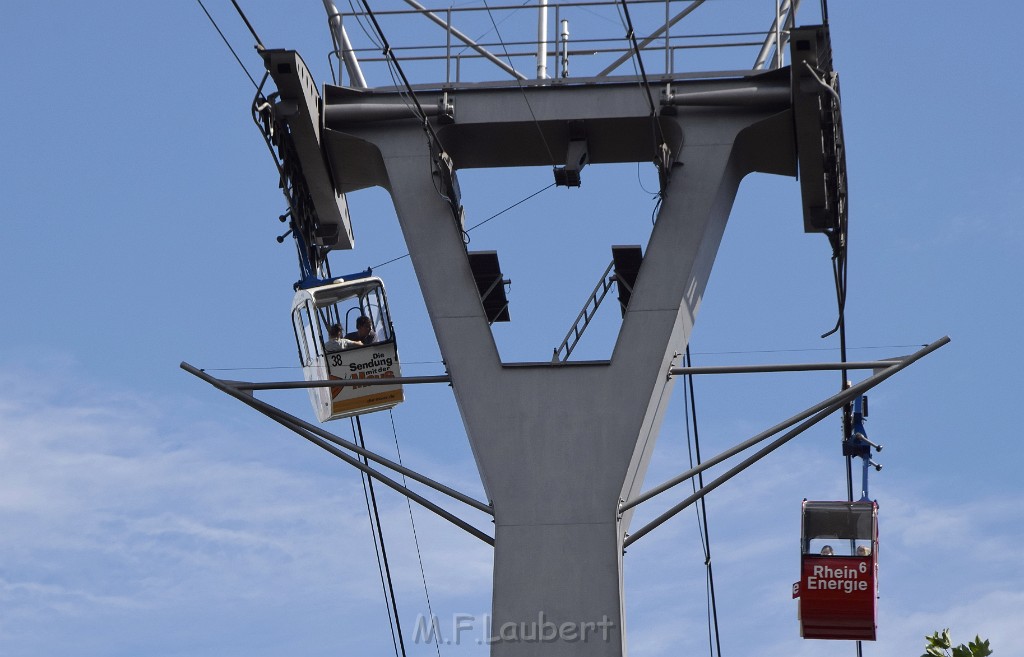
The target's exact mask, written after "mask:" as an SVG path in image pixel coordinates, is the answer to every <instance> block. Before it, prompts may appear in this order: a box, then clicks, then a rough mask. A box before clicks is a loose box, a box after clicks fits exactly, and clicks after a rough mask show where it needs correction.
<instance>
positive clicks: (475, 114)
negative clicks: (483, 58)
mask: <svg viewBox="0 0 1024 657" xmlns="http://www.w3.org/2000/svg"><path fill="white" fill-rule="evenodd" d="M781 73H782V75H781V77H780V75H778V74H775V75H772V76H770V77H765V76H760V77H750V78H733V79H729V80H711V81H700V82H689V83H687V82H683V83H679V84H676V85H674V86H673V90H674V95H673V96H672V99H670V100H669V101H666V104H667V105H669V106H670V109H668V110H667V111H663V113H662V115H661V116H659V117H658V118H657V119H654V118H652V117H651V116H650V104H649V102H648V98H647V96H646V95H645V94H644V93H643V92H642V91H640V90H639V88H638V86H637V85H636V84H628V85H627V84H620V85H615V84H606V85H601V86H586V85H584V86H574V87H530V88H526V89H519V88H512V89H470V90H464V91H460V92H458V95H457V96H456V97H455V103H456V110H457V111H456V112H455V113H454V120H451V121H449V122H439V123H437V124H436V131H437V140H438V141H437V143H434V144H432V143H431V140H430V139H428V137H427V136H426V135H425V133H424V130H423V126H422V123H420V122H418V121H417V120H415V119H408V118H406V119H402V120H393V119H392V120H385V118H384V117H385V115H386V114H387V113H386V112H382V111H381V109H380V108H381V107H382V106H384V105H388V106H389V107H390V113H391V114H395V113H398V114H402V112H403V111H404V110H405V106H404V105H402V103H401V99H400V98H399V97H398V95H397V94H395V93H393V92H370V93H368V92H361V93H358V94H357V93H354V92H351V91H347V90H342V89H331V88H328V90H327V94H326V96H325V101H326V102H325V109H324V115H325V117H326V121H325V127H326V128H327V129H326V130H325V131H324V134H325V137H324V138H325V142H326V145H327V150H328V154H329V157H330V162H331V166H332V168H333V171H334V172H335V175H336V176H337V177H338V179H339V183H340V184H339V186H340V188H341V189H340V190H339V191H351V190H352V189H357V188H359V187H365V186H368V185H373V184H379V185H381V186H384V187H385V188H387V189H388V190H389V191H390V193H391V196H392V198H393V200H394V204H395V208H396V210H397V213H398V218H399V221H400V223H401V226H402V230H403V232H404V235H405V239H406V243H407V245H408V248H409V252H410V255H411V257H412V263H413V266H414V268H415V271H416V275H417V277H418V279H419V282H420V286H421V288H422V291H423V296H424V299H425V301H426V306H427V310H428V312H429V314H430V319H431V322H432V323H433V327H434V330H435V331H436V334H437V339H438V343H439V345H440V348H441V353H442V356H443V357H444V360H445V362H446V364H447V366H448V370H449V372H450V374H451V378H452V386H453V388H454V391H455V396H456V399H457V401H458V406H459V410H460V412H461V414H462V418H463V421H464V423H465V426H466V431H467V434H468V436H469V440H470V443H471V445H472V449H473V454H474V455H475V458H476V462H477V465H478V467H479V469H480V475H481V478H482V480H483V485H484V487H485V489H486V492H487V495H488V497H489V498H490V500H491V502H492V504H493V506H494V515H495V548H494V549H495V555H494V594H493V595H494V597H493V609H492V614H493V622H492V631H493V634H494V636H495V637H496V638H497V641H496V642H495V643H494V644H493V645H492V647H491V654H492V655H493V656H494V657H523V656H526V655H530V656H535V655H541V654H543V655H545V656H558V657H562V656H566V657H568V656H577V655H587V656H588V657H620V656H621V655H624V654H625V633H624V631H623V629H624V621H625V618H624V611H623V595H622V541H623V537H624V535H625V532H626V529H627V526H628V521H629V518H628V515H629V514H628V513H627V514H626V517H620V516H619V514H618V511H617V508H618V505H619V501H620V499H626V498H629V497H631V496H633V495H635V494H636V493H637V492H638V489H639V487H640V485H641V482H642V480H643V476H644V472H645V470H646V467H647V463H648V460H649V458H650V454H651V451H652V449H653V446H654V440H655V436H656V435H657V431H658V427H659V425H660V422H661V419H662V416H663V413H664V410H665V401H666V399H667V397H668V394H669V392H670V388H671V381H669V382H668V383H666V378H667V373H668V371H669V368H670V367H671V365H672V359H673V357H674V355H675V354H676V353H677V352H679V351H682V350H683V348H684V346H685V345H686V342H687V340H688V338H689V335H690V331H691V329H692V327H693V322H694V318H695V316H696V313H697V309H698V308H699V306H700V301H701V297H702V294H703V292H704V289H705V286H706V284H707V281H708V277H709V275H710V273H711V266H712V263H713V262H714V259H715V254H716V252H717V250H718V246H719V243H720V241H721V238H722V233H723V231H724V229H725V224H726V220H727V218H728V215H729V212H730V208H731V206H732V203H733V199H734V197H735V194H736V190H737V187H738V185H739V182H740V180H741V179H742V178H743V176H744V175H746V174H747V173H749V172H751V171H766V172H772V173H784V174H790V175H792V174H794V173H795V147H794V142H793V139H794V137H793V126H792V113H791V111H790V108H789V93H790V86H789V78H788V71H782V72H781ZM418 96H419V99H420V103H421V105H423V106H425V107H432V106H437V104H440V105H442V106H444V105H446V104H447V103H448V102H449V101H450V98H449V97H448V96H447V95H442V94H441V93H435V94H427V93H420V94H418ZM687 98H689V99H691V101H692V102H690V101H687ZM526 99H528V102H529V106H527V100H526ZM654 101H655V102H658V99H657V98H654ZM432 103H433V104H434V105H432ZM375 112H380V113H379V114H375ZM375 116H376V117H377V118H376V119H374V117H375ZM581 128H582V130H581ZM541 134H543V138H541V137H540V135H541ZM580 134H584V135H585V139H586V141H587V149H586V150H587V154H588V157H589V161H590V162H591V163H601V162H634V161H656V160H657V159H658V154H659V153H661V152H666V153H668V158H667V160H663V168H664V173H665V174H666V176H665V177H666V178H667V180H668V182H667V184H666V185H665V188H664V195H663V202H662V205H661V209H660V211H659V213H658V217H657V221H656V224H655V227H654V230H653V233H652V234H651V238H650V242H649V244H648V247H647V253H646V256H645V258H644V261H643V265H642V267H641V269H640V273H639V276H638V278H637V281H636V285H635V286H634V289H633V296H632V300H631V301H630V303H629V306H628V308H627V309H626V313H625V317H624V319H623V323H622V328H621V331H620V333H619V336H618V340H617V342H616V344H615V349H614V352H613V354H612V357H611V360H610V361H608V362H606V363H599V364H593V363H588V364H576V365H574V364H572V363H562V364H554V365H553V364H548V363H545V364H522V363H520V364H506V363H502V361H501V358H500V357H499V354H498V350H497V348H496V346H495V343H494V339H493V337H492V335H491V331H490V327H489V326H488V322H487V318H486V316H485V314H484V309H483V306H482V304H481V301H480V295H479V292H478V289H477V287H476V284H475V282H474V279H473V274H472V272H471V270H470V265H469V260H468V258H467V255H466V249H465V246H464V244H463V240H462V232H461V226H460V224H459V220H458V219H457V218H456V216H455V213H453V204H452V203H451V202H450V198H446V197H445V196H446V195H447V196H449V197H450V196H451V195H452V194H454V186H451V185H449V183H448V180H447V174H445V173H443V172H441V173H439V170H438V165H437V161H436V155H437V151H438V149H440V150H443V151H444V152H445V153H446V154H448V155H449V156H450V158H451V162H453V163H454V166H455V168H466V167H482V166H515V165H527V164H532V165H539V164H556V165H557V164H565V157H566V153H568V152H570V146H571V144H570V143H569V142H570V141H573V140H575V141H578V140H579V135H580ZM661 144H664V145H665V146H666V147H667V150H665V151H662V150H661ZM577 147H578V144H577ZM577 150H578V148H577ZM549 153H554V157H555V158H558V160H557V161H556V162H551V156H550V155H549Z"/></svg>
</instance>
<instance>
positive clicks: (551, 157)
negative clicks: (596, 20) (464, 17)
mask: <svg viewBox="0 0 1024 657" xmlns="http://www.w3.org/2000/svg"><path fill="white" fill-rule="evenodd" d="M484 7H485V8H486V9H487V17H488V18H490V19H491V25H492V26H493V27H494V34H495V35H496V36H497V37H498V43H499V44H501V49H502V50H503V51H504V52H505V59H507V60H508V65H509V68H511V69H513V70H515V66H513V65H512V58H511V57H510V56H509V54H508V48H507V47H506V46H505V40H504V39H502V38H501V32H499V31H498V24H497V22H495V20H494V14H492V13H491V7H490V5H488V4H487V0H484ZM546 38H547V35H545V40H546ZM513 77H514V78H515V81H516V84H517V85H518V86H519V91H520V93H522V94H523V101H524V102H525V103H526V109H528V110H529V111H530V117H531V118H533V124H534V125H535V126H537V134H539V135H540V140H541V142H542V143H543V144H544V149H545V150H546V151H547V152H548V159H549V160H550V161H551V166H555V164H556V163H555V156H554V154H553V153H552V152H551V147H550V146H549V145H548V140H547V137H545V136H544V130H543V128H541V125H540V121H538V120H537V115H536V114H534V113H533V105H531V104H530V99H529V98H527V96H526V88H525V87H523V81H522V80H520V79H519V76H513Z"/></svg>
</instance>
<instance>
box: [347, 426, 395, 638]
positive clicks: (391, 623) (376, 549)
mask: <svg viewBox="0 0 1024 657" xmlns="http://www.w3.org/2000/svg"><path fill="white" fill-rule="evenodd" d="M349 422H350V424H351V425H352V440H353V441H356V440H358V434H357V432H356V425H355V421H354V420H351V419H350V420H349ZM356 458H357V459H359V460H360V461H361V462H363V463H366V460H365V458H364V457H363V456H362V455H358V456H356ZM359 477H360V480H361V481H362V483H363V499H364V501H365V502H366V517H367V518H373V507H372V506H371V505H370V492H369V490H368V489H367V487H366V480H367V475H366V473H365V472H363V471H362V470H360V471H359ZM370 536H371V537H372V538H373V554H374V556H375V557H376V558H377V573H378V574H379V575H380V588H381V591H383V593H384V609H385V610H387V612H388V628H390V630H391V643H392V645H393V647H394V649H395V657H399V656H398V639H397V637H396V636H395V619H394V616H392V615H391V601H390V599H389V598H388V585H387V581H386V580H385V578H384V564H383V563H382V562H381V559H380V544H379V543H378V542H377V532H376V531H374V526H373V523H372V521H371V523H370Z"/></svg>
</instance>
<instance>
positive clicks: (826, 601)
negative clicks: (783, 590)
mask: <svg viewBox="0 0 1024 657" xmlns="http://www.w3.org/2000/svg"><path fill="white" fill-rule="evenodd" d="M801 534H802V536H801V543H800V545H801V550H800V552H801V554H800V581H799V582H798V583H796V584H794V585H793V597H794V598H799V602H798V611H797V617H798V618H799V619H800V636H802V637H803V638H805V639H851V640H859V641H874V640H875V631H876V627H877V626H876V614H877V609H878V606H877V600H878V504H876V503H875V502H871V501H862V502H808V501H807V500H804V503H803V519H802V523H801Z"/></svg>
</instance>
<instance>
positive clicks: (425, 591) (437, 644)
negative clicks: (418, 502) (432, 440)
mask: <svg viewBox="0 0 1024 657" xmlns="http://www.w3.org/2000/svg"><path fill="white" fill-rule="evenodd" d="M388 417H389V418H390V419H391V435H392V436H394V438H395V454H397V455H398V465H401V466H403V467H404V465H405V464H403V463H402V450H401V449H400V448H399V447H398V430H397V429H396V428H395V416H394V414H393V413H392V412H391V410H390V409H388ZM402 485H404V486H405V487H406V488H408V487H409V482H408V481H407V480H406V478H405V473H402ZM405 505H406V507H407V508H408V509H409V524H410V525H412V540H413V543H415V544H416V559H417V560H418V561H419V563H420V578H421V579H422V580H423V595H424V596H425V597H426V598H427V615H428V617H429V618H430V622H431V623H433V622H434V608H433V606H432V605H431V604H430V590H429V589H428V588H427V572H426V570H425V569H424V568H423V554H422V553H421V552H420V538H419V535H418V534H417V533H416V520H415V519H414V518H413V515H412V502H411V501H410V499H409V498H408V497H406V498H405ZM434 648H435V649H436V650H437V657H441V645H440V642H439V641H438V638H437V635H436V634H435V635H434Z"/></svg>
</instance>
